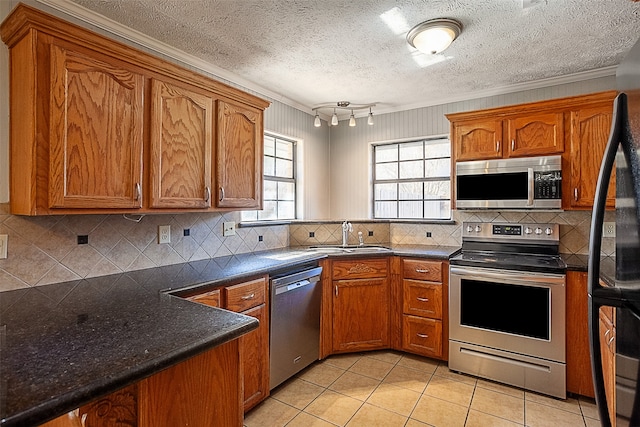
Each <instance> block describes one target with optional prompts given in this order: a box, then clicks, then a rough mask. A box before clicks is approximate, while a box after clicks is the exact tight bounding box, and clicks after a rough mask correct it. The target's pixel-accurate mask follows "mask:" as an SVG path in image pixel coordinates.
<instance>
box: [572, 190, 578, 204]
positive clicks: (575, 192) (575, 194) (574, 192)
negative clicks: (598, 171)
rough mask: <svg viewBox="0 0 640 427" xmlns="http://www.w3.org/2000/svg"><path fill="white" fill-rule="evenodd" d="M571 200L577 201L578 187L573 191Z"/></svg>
mask: <svg viewBox="0 0 640 427" xmlns="http://www.w3.org/2000/svg"><path fill="white" fill-rule="evenodd" d="M573 198H574V199H575V201H576V202H577V201H578V187H576V188H574V189H573Z"/></svg>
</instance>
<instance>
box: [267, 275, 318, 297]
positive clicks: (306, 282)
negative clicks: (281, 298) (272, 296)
mask: <svg viewBox="0 0 640 427" xmlns="http://www.w3.org/2000/svg"><path fill="white" fill-rule="evenodd" d="M313 279H314V277H312V278H311V279H310V280H307V279H304V280H300V281H299V282H295V283H291V284H290V285H283V286H278V287H277V288H276V295H280V294H284V293H287V292H291V291H295V290H296V289H300V288H302V287H304V286H308V285H311V284H313V283H316V282H318V278H317V277H316V278H315V279H316V280H313Z"/></svg>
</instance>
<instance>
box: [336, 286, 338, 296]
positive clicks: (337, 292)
mask: <svg viewBox="0 0 640 427" xmlns="http://www.w3.org/2000/svg"><path fill="white" fill-rule="evenodd" d="M336 296H338V285H336Z"/></svg>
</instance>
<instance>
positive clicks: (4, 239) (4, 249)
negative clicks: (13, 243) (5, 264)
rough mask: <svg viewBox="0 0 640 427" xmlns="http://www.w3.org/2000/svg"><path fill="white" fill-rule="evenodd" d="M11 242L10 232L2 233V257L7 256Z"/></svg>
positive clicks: (0, 237)
mask: <svg viewBox="0 0 640 427" xmlns="http://www.w3.org/2000/svg"><path fill="white" fill-rule="evenodd" d="M8 243H9V235H8V234H0V259H5V258H7V244H8Z"/></svg>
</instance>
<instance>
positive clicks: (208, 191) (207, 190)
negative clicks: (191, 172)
mask: <svg viewBox="0 0 640 427" xmlns="http://www.w3.org/2000/svg"><path fill="white" fill-rule="evenodd" d="M210 199H211V187H209V186H206V187H204V201H205V202H208V201H209V200H210Z"/></svg>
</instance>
